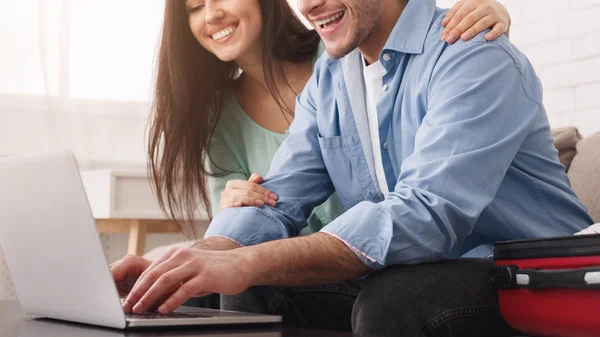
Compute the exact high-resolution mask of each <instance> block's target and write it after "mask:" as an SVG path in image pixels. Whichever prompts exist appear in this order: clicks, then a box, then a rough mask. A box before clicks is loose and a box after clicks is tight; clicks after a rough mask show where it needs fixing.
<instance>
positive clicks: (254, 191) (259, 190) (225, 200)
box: [219, 173, 279, 210]
mask: <svg viewBox="0 0 600 337" xmlns="http://www.w3.org/2000/svg"><path fill="white" fill-rule="evenodd" d="M262 181H263V177H261V176H260V174H256V173H254V174H253V175H251V176H250V179H248V181H245V180H230V181H228V182H227V186H226V187H225V190H224V191H223V192H221V202H220V203H219V208H220V210H223V208H229V207H242V206H256V207H263V206H264V205H269V206H271V207H275V206H276V205H277V199H278V198H279V197H278V196H277V195H276V194H275V193H273V192H271V191H269V190H267V189H266V188H264V187H262V186H260V185H259V184H260V183H262Z"/></svg>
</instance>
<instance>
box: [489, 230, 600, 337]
mask: <svg viewBox="0 0 600 337" xmlns="http://www.w3.org/2000/svg"><path fill="white" fill-rule="evenodd" d="M494 259H495V260H496V266H497V267H496V268H495V269H493V270H491V271H490V281H491V282H492V283H493V284H494V285H495V286H496V287H498V289H499V290H498V291H499V301H500V311H501V313H502V317H504V319H505V320H506V322H507V323H508V324H509V325H511V326H512V327H513V328H515V329H516V330H519V331H520V332H522V333H524V334H527V335H530V336H556V337H592V336H594V337H596V336H600V235H582V236H569V237H561V238H553V239H543V240H523V241H507V242H499V243H497V244H496V248H495V250H494Z"/></svg>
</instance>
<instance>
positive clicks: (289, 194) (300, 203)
mask: <svg viewBox="0 0 600 337" xmlns="http://www.w3.org/2000/svg"><path fill="white" fill-rule="evenodd" d="M320 64H321V61H319V63H317V66H316V69H315V74H314V75H313V76H312V77H311V79H310V80H309V82H308V84H307V85H306V88H305V90H304V91H303V92H302V94H300V95H299V97H298V99H297V102H296V112H295V118H294V121H293V123H292V125H291V126H290V134H289V136H288V137H287V138H286V140H285V141H284V142H283V144H282V145H281V147H280V148H279V149H278V150H277V153H276V154H275V157H274V158H273V161H272V163H271V169H270V171H269V174H267V176H266V177H265V182H264V183H263V184H262V186H264V187H265V188H267V189H269V190H271V191H273V192H275V193H276V194H277V195H278V196H279V199H278V201H277V207H275V208H272V207H262V208H257V207H243V208H228V209H224V210H223V211H221V212H220V213H219V214H217V216H216V217H215V218H214V220H213V221H212V223H211V224H210V226H209V228H208V231H207V232H206V234H205V237H210V236H221V237H226V238H229V239H231V240H234V241H236V242H238V243H239V244H241V245H255V244H259V243H262V242H267V241H272V240H277V239H284V238H288V237H294V236H297V235H299V233H300V231H301V230H302V228H304V227H306V219H307V218H308V217H309V216H310V214H311V212H312V211H313V209H314V207H316V206H318V205H320V204H322V203H323V202H324V201H325V200H327V198H328V197H329V196H330V195H331V194H333V192H334V187H333V184H332V182H331V179H330V178H329V174H328V172H327V169H326V167H325V163H324V162H323V158H322V156H321V148H320V146H319V142H318V127H317V118H316V104H315V94H316V92H317V90H318V84H319V83H318V82H319V81H318V78H319V73H320V71H319V69H320Z"/></svg>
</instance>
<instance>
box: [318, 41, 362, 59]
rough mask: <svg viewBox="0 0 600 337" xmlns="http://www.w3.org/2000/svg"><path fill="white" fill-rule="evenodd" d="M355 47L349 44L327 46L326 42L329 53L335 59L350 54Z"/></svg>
mask: <svg viewBox="0 0 600 337" xmlns="http://www.w3.org/2000/svg"><path fill="white" fill-rule="evenodd" d="M354 49H355V48H350V47H349V46H343V45H340V46H333V47H329V46H327V43H325V50H327V55H329V57H331V58H333V59H340V58H342V57H344V56H346V55H348V54H350V53H351V52H352V51H353V50H354Z"/></svg>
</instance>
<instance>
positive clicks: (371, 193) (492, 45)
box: [206, 0, 592, 269]
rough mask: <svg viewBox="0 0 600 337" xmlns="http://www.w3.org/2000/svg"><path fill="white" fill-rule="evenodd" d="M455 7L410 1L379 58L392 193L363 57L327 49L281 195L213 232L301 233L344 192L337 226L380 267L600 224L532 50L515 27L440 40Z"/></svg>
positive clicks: (474, 252)
mask: <svg viewBox="0 0 600 337" xmlns="http://www.w3.org/2000/svg"><path fill="white" fill-rule="evenodd" d="M443 16H444V11H442V10H440V9H438V8H436V6H435V1H434V0H418V1H415V0H411V1H409V2H408V5H407V7H406V8H405V10H404V12H403V13H402V15H401V17H400V19H399V20H398V22H397V24H396V25H395V27H394V29H393V31H392V33H391V35H390V37H389V39H388V41H387V43H386V45H385V47H384V49H383V51H382V52H381V54H380V57H379V60H380V61H381V63H382V64H383V65H384V67H385V68H386V70H387V74H386V75H385V76H384V78H383V83H382V90H383V93H382V95H381V98H380V100H379V103H378V105H377V112H378V118H379V136H380V139H379V144H380V146H381V152H382V157H383V167H384V171H385V176H386V180H387V184H388V186H389V187H390V189H391V188H393V190H391V191H390V193H389V194H388V196H387V198H385V199H384V198H383V195H382V193H381V191H380V190H379V187H378V184H377V183H376V177H375V170H374V164H373V160H372V158H373V155H372V148H371V142H370V135H369V131H368V123H367V119H366V113H365V103H364V101H365V99H364V97H365V94H364V82H363V79H362V72H361V64H360V62H361V55H360V53H359V52H358V51H354V52H352V53H351V54H349V55H348V56H346V57H344V58H342V59H332V58H329V57H328V56H327V55H324V56H323V57H322V58H321V59H320V60H319V62H318V63H317V65H316V67H315V74H314V75H313V77H312V78H311V79H310V81H309V83H308V84H307V86H306V88H305V90H304V92H303V93H302V94H301V95H300V96H299V97H298V102H297V107H296V115H295V120H294V122H293V123H292V125H291V127H290V135H289V137H288V138H287V140H286V141H285V142H284V143H283V144H282V146H281V148H280V149H279V151H278V152H277V154H276V156H275V158H274V160H273V163H272V166H271V170H270V172H269V174H268V176H267V177H266V182H265V183H264V184H263V186H264V187H266V188H268V189H270V190H272V191H273V192H275V193H276V194H277V195H278V196H279V201H278V203H277V207H275V208H271V207H263V208H256V207H245V208H230V209H226V210H224V211H222V212H221V213H219V214H218V215H217V216H216V217H215V219H214V220H213V222H212V224H211V225H210V227H209V229H208V232H207V234H206V236H207V237H210V236H223V237H227V238H230V239H232V240H234V241H236V242H238V243H240V244H243V245H255V244H259V243H262V242H266V241H270V240H277V239H283V238H288V237H294V236H297V235H299V233H300V230H301V229H302V228H303V227H304V226H306V219H307V217H308V216H309V215H310V213H311V211H312V209H313V208H314V207H315V206H317V205H319V204H320V203H322V202H324V201H325V200H326V199H327V198H328V197H329V196H330V195H331V194H332V193H333V192H334V191H336V192H337V193H338V195H339V197H340V199H341V201H342V204H343V205H344V207H345V208H346V212H345V213H344V214H343V215H341V216H340V217H338V218H337V219H336V220H334V221H333V222H331V223H330V224H329V225H327V226H326V227H324V228H323V232H326V233H329V234H330V235H333V236H335V237H337V238H339V239H340V240H342V241H343V242H344V243H346V245H347V246H348V247H350V248H351V249H352V250H353V251H354V252H355V254H356V255H357V256H358V257H359V258H360V259H361V260H362V261H363V262H364V263H366V264H367V265H368V266H369V267H371V268H373V269H380V268H384V267H386V266H389V265H397V264H415V263H422V262H428V261H434V260H439V259H443V258H452V257H461V256H470V257H487V256H489V255H490V254H491V253H492V248H493V245H494V243H495V242H497V241H500V240H513V239H531V238H543V237H550V236H560V235H570V234H573V233H575V232H576V231H579V230H581V229H583V228H584V227H587V226H588V225H590V224H591V223H592V219H591V218H590V217H589V215H588V214H587V212H586V209H585V207H584V206H583V205H582V203H581V202H580V201H579V200H578V199H577V197H576V195H575V194H574V193H573V191H572V189H571V187H570V183H569V180H568V178H567V176H566V174H565V168H564V166H562V165H561V164H560V163H559V161H558V153H557V150H556V149H555V148H554V146H553V141H552V137H551V135H550V127H549V124H548V119H547V117H546V112H545V110H544V107H543V105H542V87H541V84H540V82H539V80H538V78H537V76H536V74H535V72H534V70H533V68H532V66H531V64H530V63H529V61H528V60H527V59H526V57H525V56H524V55H523V54H522V53H521V52H519V51H518V50H517V48H515V47H514V46H513V45H511V43H510V42H509V41H508V40H507V39H506V38H505V37H501V38H499V39H497V40H495V41H493V42H488V41H486V40H485V39H484V37H483V34H480V35H478V36H476V37H475V38H474V39H472V40H471V41H469V42H463V41H459V42H457V43H455V44H454V45H447V44H445V43H442V42H440V40H439V35H440V34H441V30H442V27H441V20H442V19H443ZM384 86H385V89H384V88H383V87H384Z"/></svg>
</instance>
